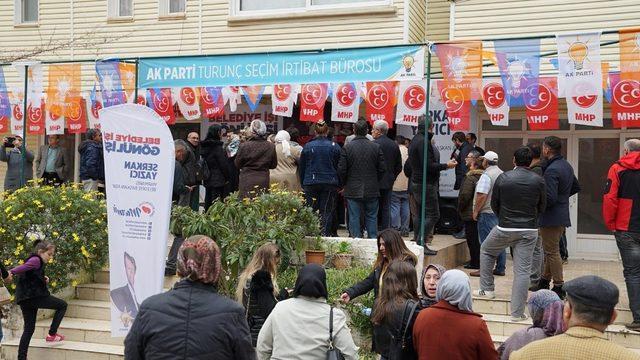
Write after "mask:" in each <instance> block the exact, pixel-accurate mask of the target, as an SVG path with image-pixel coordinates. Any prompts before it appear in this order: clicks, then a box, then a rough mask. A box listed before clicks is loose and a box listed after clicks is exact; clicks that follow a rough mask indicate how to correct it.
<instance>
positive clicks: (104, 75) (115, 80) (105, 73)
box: [96, 60, 127, 108]
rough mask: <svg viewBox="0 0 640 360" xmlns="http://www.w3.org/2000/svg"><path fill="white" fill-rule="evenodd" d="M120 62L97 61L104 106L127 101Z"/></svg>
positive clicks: (97, 72)
mask: <svg viewBox="0 0 640 360" xmlns="http://www.w3.org/2000/svg"><path fill="white" fill-rule="evenodd" d="M118 64H119V63H118V61H113V60H109V61H98V62H96V74H98V81H99V82H100V91H101V92H102V106H104V107H105V108H107V107H109V106H113V105H118V104H124V103H125V102H126V101H127V100H126V97H125V93H124V90H123V88H122V79H121V78H120V68H119V66H118Z"/></svg>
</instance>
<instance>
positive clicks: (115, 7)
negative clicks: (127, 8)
mask: <svg viewBox="0 0 640 360" xmlns="http://www.w3.org/2000/svg"><path fill="white" fill-rule="evenodd" d="M130 1H131V15H120V0H107V20H109V21H132V20H133V17H134V15H135V11H136V9H135V0H130Z"/></svg>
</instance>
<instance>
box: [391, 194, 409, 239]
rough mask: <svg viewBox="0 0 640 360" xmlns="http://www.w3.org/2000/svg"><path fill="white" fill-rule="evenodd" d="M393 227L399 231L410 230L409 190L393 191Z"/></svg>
mask: <svg viewBox="0 0 640 360" xmlns="http://www.w3.org/2000/svg"><path fill="white" fill-rule="evenodd" d="M391 227H392V228H394V229H396V230H399V231H401V232H402V231H407V232H408V231H409V192H408V191H394V192H393V193H391Z"/></svg>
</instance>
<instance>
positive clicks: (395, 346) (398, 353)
mask: <svg viewBox="0 0 640 360" xmlns="http://www.w3.org/2000/svg"><path fill="white" fill-rule="evenodd" d="M417 312H420V308H419V305H418V302H417V301H413V300H408V301H407V302H406V303H405V304H404V309H403V310H402V318H401V322H400V327H399V328H398V329H389V334H390V335H391V341H390V342H389V353H388V354H387V360H406V359H412V358H413V359H417V357H416V352H415V350H414V349H413V348H412V346H413V345H412V337H413V331H412V329H410V328H409V326H410V325H411V320H412V319H413V318H414V317H415V314H416V313H417Z"/></svg>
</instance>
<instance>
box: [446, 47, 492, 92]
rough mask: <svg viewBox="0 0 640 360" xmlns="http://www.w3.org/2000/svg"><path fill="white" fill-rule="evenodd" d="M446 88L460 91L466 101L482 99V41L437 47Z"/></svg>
mask: <svg viewBox="0 0 640 360" xmlns="http://www.w3.org/2000/svg"><path fill="white" fill-rule="evenodd" d="M435 51H436V55H437V56H438V60H440V67H441V68H442V76H443V78H444V83H445V86H446V87H448V88H457V89H458V90H460V91H461V92H462V93H463V95H464V98H465V99H466V100H470V99H471V100H475V99H478V98H480V93H481V89H482V67H483V66H482V41H469V40H464V41H453V42H449V43H439V44H437V45H436V46H435Z"/></svg>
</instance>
